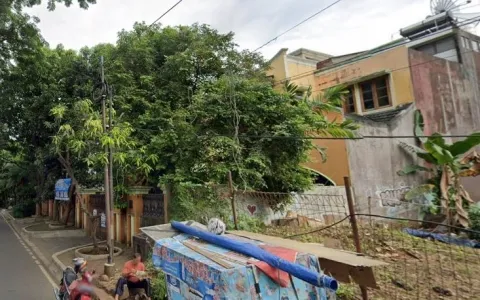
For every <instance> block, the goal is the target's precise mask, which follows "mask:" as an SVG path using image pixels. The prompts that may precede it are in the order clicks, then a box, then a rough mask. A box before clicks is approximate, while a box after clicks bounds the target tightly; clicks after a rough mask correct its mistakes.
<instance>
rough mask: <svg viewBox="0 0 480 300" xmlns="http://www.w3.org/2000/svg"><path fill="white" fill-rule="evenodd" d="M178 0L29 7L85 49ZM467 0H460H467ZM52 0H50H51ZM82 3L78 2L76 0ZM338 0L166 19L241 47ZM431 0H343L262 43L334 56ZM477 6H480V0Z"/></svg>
mask: <svg viewBox="0 0 480 300" xmlns="http://www.w3.org/2000/svg"><path fill="white" fill-rule="evenodd" d="M177 1H178V0H97V4H96V5H93V6H91V7H90V8H89V9H88V10H86V11H85V10H81V9H79V8H78V7H77V6H76V5H75V6H72V7H70V8H65V7H63V6H60V5H59V6H58V7H57V9H56V10H55V11H54V12H49V11H47V9H46V7H45V5H42V6H40V7H35V8H33V9H30V10H29V12H30V13H32V14H34V15H36V16H38V17H39V18H40V19H41V22H40V24H39V28H40V30H41V32H42V35H43V36H44V37H45V39H46V40H47V41H48V42H49V43H50V45H51V46H55V45H57V44H59V43H61V44H63V45H64V46H66V47H68V48H74V49H79V48H81V47H82V46H92V45H95V44H97V43H103V42H111V43H114V42H115V40H116V36H117V32H118V31H120V30H121V29H130V28H131V27H132V25H133V23H134V22H136V21H145V22H147V23H151V22H153V21H154V20H155V19H157V18H158V17H159V16H160V15H161V14H162V13H163V12H165V11H166V10H167V9H168V8H170V7H171V6H172V5H173V4H175V3H176V2H177ZM459 1H460V0H459ZM44 2H46V1H44ZM75 2H76V1H75ZM333 2H335V0H183V2H182V3H180V4H179V5H178V6H177V7H176V8H175V9H174V10H173V11H171V12H170V13H169V14H167V15H166V16H165V17H164V18H163V19H162V20H161V21H160V22H161V23H162V24H164V25H178V24H192V23H195V22H198V23H207V24H210V25H211V26H213V27H214V28H216V29H218V30H219V31H221V32H228V31H233V32H235V33H236V41H237V43H238V44H239V45H240V47H241V48H249V49H256V48H257V47H259V46H261V45H262V44H264V43H265V42H267V41H268V40H270V39H272V38H273V37H275V36H276V35H278V34H280V33H282V32H284V31H285V30H287V29H288V28H290V27H292V26H293V25H295V24H297V23H299V22H300V21H301V20H303V19H305V18H307V17H309V16H310V15H312V14H313V13H314V12H316V11H318V10H320V9H322V8H324V7H326V6H328V5H329V4H331V3H333ZM429 2H430V1H429V0H343V1H341V2H340V3H339V4H337V5H334V6H333V7H331V8H330V9H328V10H327V11H325V12H324V13H321V14H319V15H318V16H317V17H315V18H314V19H312V20H310V21H308V22H307V23H305V24H303V25H302V26H300V27H298V28H297V29H295V30H293V31H291V32H289V33H288V34H286V35H285V36H283V37H281V38H279V39H277V40H276V41H274V42H272V43H271V44H269V45H268V46H266V47H264V48H262V49H261V52H262V53H263V54H264V56H265V57H266V58H270V57H271V56H272V55H274V54H275V53H276V52H277V51H278V50H279V49H280V48H283V47H285V48H289V49H290V50H291V51H292V50H295V49H297V48H300V47H303V48H309V49H313V50H317V51H321V52H325V53H329V54H333V55H339V54H345V53H350V52H355V51H361V50H365V49H369V48H373V47H375V46H378V45H379V44H382V43H385V42H389V41H390V40H392V38H396V37H398V31H399V29H400V28H402V27H405V26H408V25H411V24H413V23H416V22H418V21H420V20H422V19H423V18H425V17H426V16H427V15H428V14H429V13H430V5H429ZM467 7H470V11H477V12H480V0H473V1H472V3H471V4H469V5H468V6H467Z"/></svg>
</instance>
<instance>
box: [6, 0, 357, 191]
mask: <svg viewBox="0 0 480 300" xmlns="http://www.w3.org/2000/svg"><path fill="white" fill-rule="evenodd" d="M38 2H39V1H32V2H28V3H29V4H38ZM71 2H72V1H65V4H67V5H69V4H71ZM82 3H83V4H82ZM88 3H94V1H84V2H81V5H84V6H83V7H85V4H88ZM24 4H25V3H24ZM51 8H54V7H51ZM36 38H38V39H39V41H40V37H39V36H37V37H36ZM36 47H37V48H36V51H35V52H17V53H16V58H15V63H14V64H11V65H9V66H8V67H7V68H5V69H4V70H5V72H4V74H3V76H2V78H3V80H2V81H1V82H0V97H1V98H2V102H1V103H0V105H1V109H2V111H4V112H8V113H5V114H3V115H2V116H1V117H0V118H1V119H0V123H1V124H4V125H5V128H4V129H5V131H4V136H3V139H5V140H6V141H5V145H7V144H15V145H16V147H17V148H16V150H15V151H16V152H15V153H19V154H18V156H17V157H18V159H21V160H22V161H24V162H25V164H26V165H27V166H32V165H33V164H32V162H35V161H37V163H38V165H39V166H40V167H39V168H38V169H39V170H43V172H41V173H42V174H38V178H37V179H36V180H35V181H34V182H32V183H31V184H33V185H34V186H37V189H38V187H39V186H43V187H44V189H47V190H48V189H53V187H52V185H51V184H52V183H51V182H49V181H48V180H46V178H47V177H48V176H54V177H55V176H56V177H57V178H58V177H59V176H66V175H68V176H70V177H73V178H75V180H76V181H77V182H78V184H81V185H95V184H96V185H101V182H102V179H101V174H102V172H103V169H102V166H103V164H104V162H105V159H106V156H105V153H104V151H103V149H104V147H105V146H112V147H113V149H114V175H115V179H114V184H115V186H116V189H117V194H119V195H121V194H122V193H124V192H126V189H128V186H131V185H138V184H142V185H147V184H148V185H158V184H159V183H160V182H162V181H163V182H166V181H170V182H172V181H173V182H190V183H193V184H202V183H225V182H226V175H227V172H228V171H231V172H232V174H233V178H234V182H235V183H236V184H237V185H239V186H242V187H244V188H251V189H258V190H264V191H278V192H289V191H300V190H304V189H307V188H308V187H310V185H311V184H312V174H311V173H310V171H308V170H307V169H304V168H303V167H302V164H303V163H304V162H306V161H307V160H308V153H309V151H310V150H311V149H313V146H312V143H311V140H309V139H305V138H304V137H305V136H307V135H312V134H317V135H322V136H323V135H330V136H335V137H343V136H352V135H353V132H354V130H355V129H356V126H355V125H354V124H352V123H351V122H348V121H344V122H338V121H329V120H328V119H327V118H326V116H325V112H326V111H332V110H339V107H340V106H341V104H342V98H343V96H344V91H343V90H342V89H341V88H336V89H333V90H329V91H326V92H325V93H324V94H323V98H322V97H321V98H318V99H312V97H311V95H310V94H309V93H307V95H305V97H304V98H302V99H299V98H298V97H297V96H296V93H294V92H292V89H295V88H296V87H295V86H294V85H289V87H287V88H286V90H285V91H284V92H279V91H276V90H274V89H273V87H272V83H271V82H270V81H269V79H268V77H267V76H266V75H265V70H266V61H265V60H264V59H263V58H262V57H261V55H259V54H257V53H252V52H249V51H242V50H239V49H238V47H237V45H236V44H235V41H234V34H233V33H226V34H223V33H219V32H218V31H217V30H215V29H212V28H211V27H209V26H208V25H201V24H193V25H191V26H176V27H161V26H160V25H154V26H147V25H146V24H144V23H137V24H135V25H134V27H133V29H131V30H123V31H121V32H120V33H119V35H118V40H117V42H116V43H115V44H99V45H96V46H94V47H91V48H83V49H81V50H80V51H72V50H67V49H64V48H63V47H62V46H57V47H56V48H53V49H52V48H49V47H47V46H46V45H44V44H42V43H41V42H38V44H36ZM100 57H103V58H104V68H105V78H106V84H107V86H108V87H109V88H110V89H111V91H112V93H113V103H114V108H113V110H112V120H111V121H112V122H113V128H111V129H110V130H109V131H108V132H106V133H105V132H103V130H102V127H101V119H100V104H99V101H98V99H99V96H100V94H99V86H101V81H100V74H101V72H100ZM327 151H328V150H327ZM327 154H328V152H327ZM37 173H39V172H37ZM52 174H53V175H52ZM99 175H100V176H99ZM41 183H42V184H41ZM47 185H49V186H48V187H47ZM40 195H43V194H42V193H41V191H40V190H38V191H36V197H37V199H38V200H41V198H42V197H45V196H40Z"/></svg>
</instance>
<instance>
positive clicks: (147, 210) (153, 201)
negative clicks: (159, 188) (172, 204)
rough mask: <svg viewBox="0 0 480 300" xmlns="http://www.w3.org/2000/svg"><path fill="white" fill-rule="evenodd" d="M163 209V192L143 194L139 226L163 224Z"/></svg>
mask: <svg viewBox="0 0 480 300" xmlns="http://www.w3.org/2000/svg"><path fill="white" fill-rule="evenodd" d="M164 209H165V205H164V196H163V193H160V194H147V195H143V215H142V221H141V227H146V226H153V225H159V224H165V215H164Z"/></svg>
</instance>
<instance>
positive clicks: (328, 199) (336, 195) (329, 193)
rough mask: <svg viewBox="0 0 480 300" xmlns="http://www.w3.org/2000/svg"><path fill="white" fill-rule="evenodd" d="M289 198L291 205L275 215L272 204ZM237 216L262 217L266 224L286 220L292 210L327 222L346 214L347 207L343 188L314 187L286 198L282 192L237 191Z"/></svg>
mask: <svg viewBox="0 0 480 300" xmlns="http://www.w3.org/2000/svg"><path fill="white" fill-rule="evenodd" d="M289 196H291V197H292V203H291V204H290V205H288V206H286V207H285V208H284V209H283V210H282V211H278V212H275V211H273V210H272V209H271V204H272V203H276V202H277V201H278V200H281V199H282V198H284V197H289ZM235 205H236V211H237V215H238V216H241V215H245V216H249V217H255V218H261V219H262V220H263V221H264V222H265V223H266V224H270V223H271V221H272V220H275V219H280V218H285V216H286V215H287V212H289V211H291V212H294V213H296V214H298V215H301V216H304V217H308V218H311V219H314V220H318V221H319V222H327V221H328V217H329V216H332V215H334V216H337V217H343V216H345V215H347V212H348V204H347V198H346V191H345V187H344V186H335V187H326V186H316V187H314V188H313V189H312V190H310V191H306V192H304V193H299V194H291V195H287V194H284V193H262V192H245V193H242V192H241V191H237V192H236V194H235Z"/></svg>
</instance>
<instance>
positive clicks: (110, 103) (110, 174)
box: [108, 86, 115, 264]
mask: <svg viewBox="0 0 480 300" xmlns="http://www.w3.org/2000/svg"><path fill="white" fill-rule="evenodd" d="M108 92H109V95H110V97H109V101H108V108H109V110H108V130H109V131H110V132H111V131H112V130H113V121H112V120H113V93H112V92H113V91H112V88H111V87H110V86H109V87H108ZM108 179H109V183H108V189H109V190H110V220H111V223H110V227H109V231H110V238H111V239H112V248H110V253H109V255H110V257H111V263H112V264H113V246H115V244H114V241H113V236H114V234H113V228H114V225H115V224H114V221H113V208H114V200H115V197H114V195H115V194H114V192H113V146H110V147H109V148H108Z"/></svg>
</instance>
